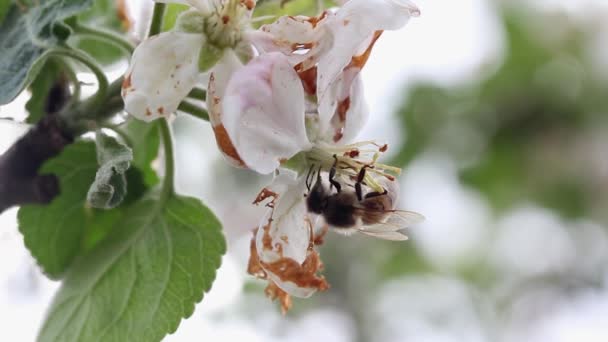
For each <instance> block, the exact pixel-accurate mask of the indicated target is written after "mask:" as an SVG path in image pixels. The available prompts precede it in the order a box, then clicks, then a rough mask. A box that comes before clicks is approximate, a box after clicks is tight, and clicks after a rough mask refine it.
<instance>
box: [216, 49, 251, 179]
mask: <svg viewBox="0 0 608 342" xmlns="http://www.w3.org/2000/svg"><path fill="white" fill-rule="evenodd" d="M242 66H243V64H242V63H241V61H240V60H239V59H238V57H237V56H236V55H235V53H234V51H232V50H231V49H227V50H225V51H224V55H223V56H222V59H220V61H219V62H218V63H217V64H216V65H215V66H214V67H213V69H212V71H211V72H210V75H209V80H208V86H207V110H208V111H209V121H210V122H211V126H212V127H213V133H214V134H215V140H216V142H217V146H218V148H219V150H220V151H221V152H222V155H223V156H224V158H225V159H226V161H227V162H228V163H230V164H231V165H232V166H235V167H242V168H243V167H246V165H245V163H244V162H243V160H242V159H241V157H240V156H239V153H238V152H237V150H236V148H235V147H234V144H233V143H232V140H231V139H230V137H229V136H228V133H227V132H226V128H225V127H224V125H223V122H222V101H223V96H224V92H225V91H226V86H227V85H228V81H229V80H230V78H231V77H232V74H234V72H235V71H236V70H238V69H239V68H241V67H242Z"/></svg>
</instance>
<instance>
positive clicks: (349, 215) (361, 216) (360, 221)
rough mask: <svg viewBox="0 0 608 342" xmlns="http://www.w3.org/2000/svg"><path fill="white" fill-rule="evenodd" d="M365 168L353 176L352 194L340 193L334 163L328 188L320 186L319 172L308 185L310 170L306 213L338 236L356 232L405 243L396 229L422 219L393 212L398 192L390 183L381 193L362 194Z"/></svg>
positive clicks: (408, 212) (411, 213) (412, 214)
mask: <svg viewBox="0 0 608 342" xmlns="http://www.w3.org/2000/svg"><path fill="white" fill-rule="evenodd" d="M368 167H369V166H364V167H363V168H362V169H361V171H360V172H359V174H358V175H357V179H356V182H355V184H354V188H355V190H354V191H352V190H351V189H345V190H343V189H342V184H340V183H339V182H338V181H336V180H335V174H336V163H334V166H333V167H332V168H331V169H330V171H329V177H328V178H329V179H328V180H329V183H330V186H329V189H327V187H326V186H325V185H324V184H323V181H322V179H321V170H320V169H319V171H318V172H317V179H316V182H315V184H314V185H312V179H313V178H314V175H313V172H312V169H311V172H309V175H308V177H307V179H306V186H307V188H308V190H309V191H308V194H307V195H306V206H307V209H308V211H309V212H312V213H314V214H317V215H321V216H322V217H323V218H324V220H325V222H326V223H327V224H328V225H329V226H330V227H332V228H334V230H336V231H338V232H341V233H346V234H349V233H352V232H354V231H356V232H359V233H362V234H365V235H369V236H373V237H377V238H381V239H386V240H406V239H407V236H405V235H404V234H402V233H401V232H399V230H401V229H403V228H406V227H408V226H410V225H413V224H415V223H418V222H420V221H422V220H424V217H423V216H422V215H420V214H418V213H415V212H412V211H404V210H397V209H395V206H396V204H397V203H396V202H397V195H398V190H397V188H396V184H395V182H394V181H389V182H388V183H390V184H387V186H386V187H384V191H383V192H378V191H372V192H368V193H366V194H365V195H363V189H362V185H363V184H364V183H363V180H364V179H365V172H366V169H367V168H368ZM311 175H312V176H311ZM311 185H312V186H311ZM332 187H335V188H336V191H335V192H332Z"/></svg>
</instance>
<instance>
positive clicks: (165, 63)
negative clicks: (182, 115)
mask: <svg viewBox="0 0 608 342" xmlns="http://www.w3.org/2000/svg"><path fill="white" fill-rule="evenodd" d="M202 39H203V38H202V36H201V35H197V34H189V33H182V32H164V33H161V34H159V35H157V36H153V37H150V38H148V39H146V40H144V41H143V42H142V43H141V44H140V45H138V46H137V48H136V49H135V52H134V53H133V57H132V59H131V65H130V66H129V69H128V70H127V72H126V74H125V79H124V82H123V85H122V98H123V100H124V101H125V110H126V111H127V112H128V113H129V114H131V115H133V116H135V117H136V118H138V119H140V120H144V121H152V120H154V119H158V118H159V117H163V116H167V115H169V114H171V113H173V112H175V110H176V109H177V106H178V105H179V103H180V102H181V101H182V99H183V98H184V97H186V95H187V94H188V93H189V92H190V90H192V88H193V87H194V84H195V83H196V81H197V79H198V76H199V72H198V66H197V63H198V55H199V51H200V49H201V46H202V43H203V41H202Z"/></svg>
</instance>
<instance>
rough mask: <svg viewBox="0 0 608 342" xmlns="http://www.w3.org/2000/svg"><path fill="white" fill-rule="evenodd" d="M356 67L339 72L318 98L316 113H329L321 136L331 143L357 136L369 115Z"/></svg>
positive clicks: (347, 140) (361, 82)
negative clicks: (323, 94)
mask: <svg viewBox="0 0 608 342" xmlns="http://www.w3.org/2000/svg"><path fill="white" fill-rule="evenodd" d="M359 71H360V70H359V69H358V68H347V69H345V70H344V72H342V73H341V74H339V76H338V78H337V79H336V80H335V81H334V82H332V84H331V86H330V87H329V89H328V90H327V91H326V94H327V95H326V96H324V97H323V98H321V99H320V103H319V113H320V114H319V115H320V116H328V117H331V118H332V119H331V122H330V125H329V127H328V129H327V130H326V131H325V132H324V133H323V135H322V137H323V139H324V140H325V141H327V142H331V143H334V144H337V143H340V144H346V143H349V142H351V141H352V140H353V139H354V138H356V137H357V135H358V134H359V132H360V131H361V129H362V128H363V126H364V125H365V123H366V122H367V119H368V117H369V109H368V107H367V103H366V101H365V95H364V92H363V81H362V80H361V75H360V73H359Z"/></svg>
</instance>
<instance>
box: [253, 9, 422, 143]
mask: <svg viewBox="0 0 608 342" xmlns="http://www.w3.org/2000/svg"><path fill="white" fill-rule="evenodd" d="M419 14H420V11H419V10H418V8H417V7H416V6H415V5H414V4H413V3H411V2H410V1H408V0H350V1H346V2H345V3H344V5H343V6H342V7H341V8H339V9H338V10H337V11H336V12H329V11H326V12H324V13H322V14H321V15H320V16H319V17H313V18H309V17H304V16H296V17H291V16H289V17H283V18H280V19H279V20H277V21H276V22H274V23H273V24H270V25H265V26H263V27H262V28H261V31H259V32H249V33H248V34H250V35H255V37H254V38H251V41H252V42H253V43H254V44H255V45H256V48H257V49H258V50H261V51H266V52H269V51H279V52H282V53H284V54H285V55H286V56H288V58H289V59H290V62H291V63H292V64H293V65H294V66H295V67H296V70H297V71H298V73H299V74H300V75H301V76H303V79H304V80H305V84H306V85H308V87H307V92H308V93H309V94H310V95H316V97H317V106H318V112H319V125H320V131H322V132H326V131H328V130H333V132H332V133H333V134H331V135H329V136H330V137H331V139H332V140H333V141H334V142H336V143H337V142H344V141H348V140H349V139H351V138H353V137H351V136H345V135H343V133H342V132H341V129H342V128H344V126H347V125H349V123H348V122H347V121H348V120H349V116H351V115H357V116H358V117H357V118H353V119H351V122H364V121H365V119H366V117H367V113H366V112H365V111H361V110H359V109H358V108H354V109H351V108H350V106H353V105H361V104H359V103H357V104H353V103H349V100H350V99H352V98H358V96H356V95H358V94H356V92H360V88H361V86H360V85H357V84H354V83H357V82H359V77H358V74H359V71H360V70H361V68H363V66H364V65H365V62H366V61H367V58H368V57H369V54H370V52H371V48H372V46H373V44H374V43H375V41H376V39H377V38H378V37H379V36H380V34H381V32H382V31H383V30H396V29H399V28H401V27H403V26H404V25H405V24H406V23H407V22H408V20H409V19H410V17H412V16H417V15H419ZM349 105H350V106H349ZM327 136H328V135H327V134H326V137H327Z"/></svg>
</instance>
